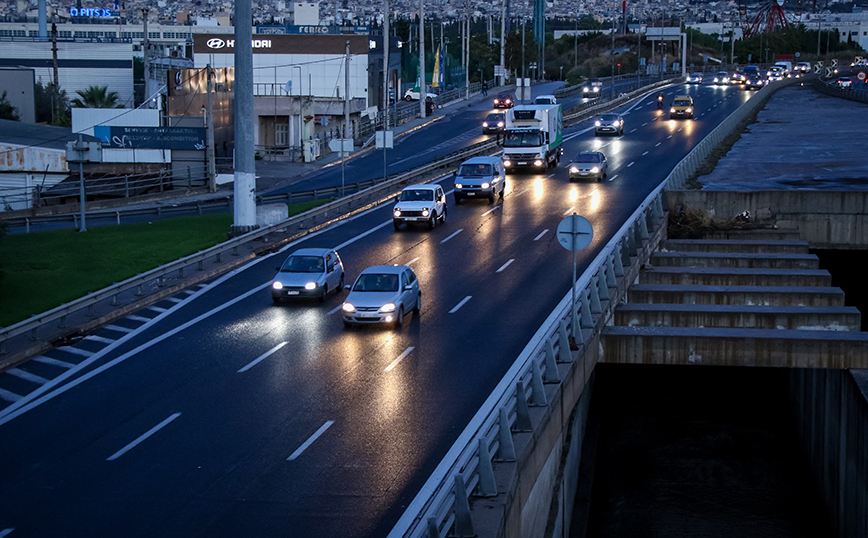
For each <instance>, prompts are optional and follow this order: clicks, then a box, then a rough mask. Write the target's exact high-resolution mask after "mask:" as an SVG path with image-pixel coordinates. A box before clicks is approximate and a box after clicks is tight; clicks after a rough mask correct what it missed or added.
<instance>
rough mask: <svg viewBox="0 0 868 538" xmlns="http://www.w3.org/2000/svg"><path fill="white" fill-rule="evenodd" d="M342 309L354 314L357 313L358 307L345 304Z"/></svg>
mask: <svg viewBox="0 0 868 538" xmlns="http://www.w3.org/2000/svg"><path fill="white" fill-rule="evenodd" d="M341 309H342V310H343V311H344V312H347V313H352V312H355V311H356V307H355V306H353V305H351V304H350V303H344V305H343V306H342V307H341Z"/></svg>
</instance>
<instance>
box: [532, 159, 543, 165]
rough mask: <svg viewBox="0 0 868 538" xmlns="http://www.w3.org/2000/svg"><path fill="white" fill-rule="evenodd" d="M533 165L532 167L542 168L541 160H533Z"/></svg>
mask: <svg viewBox="0 0 868 538" xmlns="http://www.w3.org/2000/svg"><path fill="white" fill-rule="evenodd" d="M533 165H534V166H542V165H543V162H542V159H537V160H535V161H534V162H533Z"/></svg>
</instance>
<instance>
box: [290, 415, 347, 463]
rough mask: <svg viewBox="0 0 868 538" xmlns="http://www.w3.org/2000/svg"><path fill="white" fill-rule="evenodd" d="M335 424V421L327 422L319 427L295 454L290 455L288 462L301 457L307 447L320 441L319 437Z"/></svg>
mask: <svg viewBox="0 0 868 538" xmlns="http://www.w3.org/2000/svg"><path fill="white" fill-rule="evenodd" d="M334 423H335V421H334V420H327V421H326V423H325V424H323V425H322V426H320V427H319V429H318V430H317V431H316V433H314V434H313V435H311V436H310V438H308V440H307V441H305V442H304V443H303V444H302V445H301V446H300V447H298V448H297V449H295V452H293V453H292V454H290V456H289V457H288V458H286V461H293V460H294V459H296V458H297V457H299V456H301V453H302V452H304V451H305V450H307V447H309V446H310V445H312V444H313V442H314V441H316V440H317V439H319V436H320V435H322V434H324V433H325V431H326V430H327V429H329V428H330V427H331V425H332V424H334Z"/></svg>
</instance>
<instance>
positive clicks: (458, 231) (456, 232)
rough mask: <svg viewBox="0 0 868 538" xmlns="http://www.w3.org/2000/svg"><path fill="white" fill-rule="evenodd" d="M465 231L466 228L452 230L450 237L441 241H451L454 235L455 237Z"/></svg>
mask: <svg viewBox="0 0 868 538" xmlns="http://www.w3.org/2000/svg"><path fill="white" fill-rule="evenodd" d="M463 231H464V228H459V229H457V230H456V231H454V232H452V235H450V236H449V237H447V238H445V239H443V240H441V241H440V243H441V244H443V243H445V242H446V241H449V240H450V239H452V238H453V237H455V236H456V235H458V234H460V233H461V232H463Z"/></svg>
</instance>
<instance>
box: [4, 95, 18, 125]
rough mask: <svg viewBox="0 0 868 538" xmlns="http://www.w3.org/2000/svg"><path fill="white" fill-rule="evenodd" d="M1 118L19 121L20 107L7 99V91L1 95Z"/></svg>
mask: <svg viewBox="0 0 868 538" xmlns="http://www.w3.org/2000/svg"><path fill="white" fill-rule="evenodd" d="M0 120H12V121H19V118H18V109H17V108H15V107H14V106H12V103H10V102H9V100H8V99H6V91H5V90H4V91H3V95H0Z"/></svg>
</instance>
